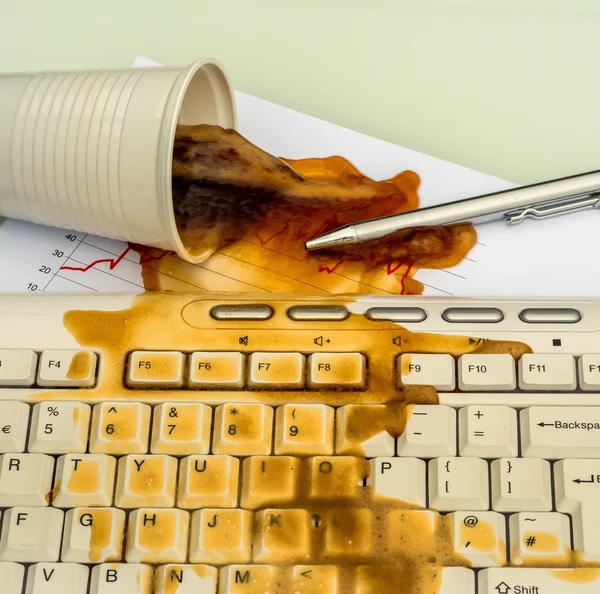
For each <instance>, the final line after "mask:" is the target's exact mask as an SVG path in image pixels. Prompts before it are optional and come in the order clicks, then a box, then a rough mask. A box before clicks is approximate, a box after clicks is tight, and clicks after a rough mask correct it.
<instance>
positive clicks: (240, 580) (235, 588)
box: [219, 565, 279, 594]
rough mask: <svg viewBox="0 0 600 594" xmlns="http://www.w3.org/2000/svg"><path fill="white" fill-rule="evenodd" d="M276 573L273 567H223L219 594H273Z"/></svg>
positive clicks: (276, 570)
mask: <svg viewBox="0 0 600 594" xmlns="http://www.w3.org/2000/svg"><path fill="white" fill-rule="evenodd" d="M278 573H279V572H278V568H277V567H274V566H273V565H230V566H229V567H223V568H222V569H221V582H220V583H221V585H220V587H219V594H221V593H223V594H254V593H257V594H258V593H259V592H260V593H261V594H271V593H273V594H275V593H276V592H277V590H276V588H277V575H278Z"/></svg>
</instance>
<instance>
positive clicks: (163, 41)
mask: <svg viewBox="0 0 600 594" xmlns="http://www.w3.org/2000/svg"><path fill="white" fill-rule="evenodd" d="M0 33H1V34H0V71H18V70H41V69H75V68H95V67H125V66H129V65H131V63H132V61H133V60H134V58H135V57H136V55H138V54H143V55H146V56H148V57H151V58H153V59H155V60H158V61H160V62H163V63H167V64H187V63H189V62H191V61H192V60H194V59H196V58H198V57H202V56H215V57H217V58H218V59H220V60H221V61H222V62H223V63H224V64H225V66H226V69H227V70H228V72H229V74H230V76H231V80H232V83H233V85H234V87H235V88H237V89H239V90H242V91H245V92H248V93H252V94H254V95H257V96H260V97H263V98H265V99H269V100H271V101H274V102H277V103H280V104H283V105H287V106H289V107H292V108H295V109H298V110H301V111H303V112H306V113H309V114H313V115H316V116H318V117H321V118H323V119H327V120H330V121H333V122H335V123H338V124H341V125H343V126H346V127H350V128H353V129H356V130H359V131H361V132H365V133H367V134H371V135H374V136H377V137H380V138H384V139H387V140H390V141H392V142H395V143H399V144H402V145H405V146H408V147H411V148H413V149H417V150H420V151H422V152H425V153H428V154H432V155H436V156H438V157H441V158H444V159H449V160H452V161H454V162H457V163H460V164H463V165H466V166H469V167H472V168H474V169H478V170H481V171H485V172H487V173H491V174H494V175H497V176H499V177H502V178H505V179H509V180H512V181H515V182H518V183H528V182H534V181H541V180H543V179H551V178H554V177H560V176H562V175H568V174H573V173H579V172H584V171H589V170H593V169H600V158H599V156H598V149H597V143H598V140H599V139H600V117H599V111H600V80H599V75H598V71H599V67H598V56H599V55H600V51H599V47H600V35H599V33H600V2H598V0H590V1H583V0H582V1H573V0H570V1H569V0H563V1H555V0H536V1H534V0H504V1H502V2H500V1H486V0H479V1H475V0H414V1H408V0H362V1H358V0H172V1H171V2H156V1H152V0H146V1H141V0H96V1H94V2H90V1H86V0H52V1H49V0H0ZM0 107H1V103H0Z"/></svg>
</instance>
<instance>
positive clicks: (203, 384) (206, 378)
mask: <svg viewBox="0 0 600 594" xmlns="http://www.w3.org/2000/svg"><path fill="white" fill-rule="evenodd" d="M189 381H190V386H194V387H198V388H241V387H242V386H243V385H244V355H242V353H235V352H230V353H227V352H213V353H206V352H202V353H200V352H199V353H192V356H191V357H190V376H189Z"/></svg>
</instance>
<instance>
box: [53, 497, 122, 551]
mask: <svg viewBox="0 0 600 594" xmlns="http://www.w3.org/2000/svg"><path fill="white" fill-rule="evenodd" d="M124 533H125V512H124V511H123V510H122V509H116V508H114V507H111V508H104V509H99V508H95V507H77V508H75V509H70V510H69V511H67V513H66V514H65V528H64V533H63V541H62V551H61V556H60V558H61V560H62V561H70V562H74V563H104V562H105V561H120V560H121V559H122V557H123V534H124Z"/></svg>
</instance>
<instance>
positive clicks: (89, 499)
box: [52, 454, 117, 508]
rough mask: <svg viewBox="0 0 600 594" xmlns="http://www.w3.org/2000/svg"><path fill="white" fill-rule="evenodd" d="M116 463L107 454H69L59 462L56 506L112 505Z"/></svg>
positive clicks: (56, 479)
mask: <svg viewBox="0 0 600 594" xmlns="http://www.w3.org/2000/svg"><path fill="white" fill-rule="evenodd" d="M116 466H117V463H116V460H115V459H114V458H113V457H112V456H107V455H106V454H67V455H65V456H61V457H60V458H59V459H58V463H57V465H56V478H55V481H54V484H55V487H54V489H53V491H52V494H53V501H52V505H54V507H62V508H70V507H77V506H100V507H108V506H110V505H112V499H113V491H114V487H115V473H116Z"/></svg>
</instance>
